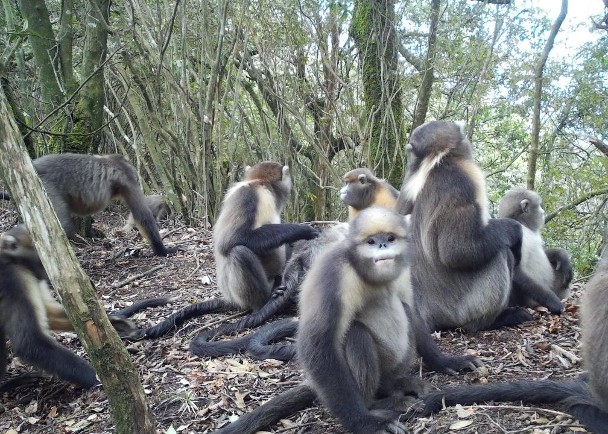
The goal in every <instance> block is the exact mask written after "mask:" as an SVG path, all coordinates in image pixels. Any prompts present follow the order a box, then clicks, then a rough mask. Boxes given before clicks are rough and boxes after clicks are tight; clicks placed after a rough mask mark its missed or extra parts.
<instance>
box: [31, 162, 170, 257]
mask: <svg viewBox="0 0 608 434" xmlns="http://www.w3.org/2000/svg"><path fill="white" fill-rule="evenodd" d="M33 164H34V168H35V169H36V172H38V175H39V176H40V179H41V180H42V184H43V185H44V189H45V190H46V193H47V195H48V197H49V199H50V201H51V203H52V204H53V209H54V210H55V213H56V214H57V217H58V218H59V222H60V223H61V226H62V227H63V230H64V231H65V233H66V235H67V236H68V238H73V237H74V231H75V227H74V222H73V220H72V215H77V216H88V215H92V214H95V213H97V212H99V211H102V210H103V209H105V208H106V207H107V206H108V205H109V204H110V202H111V201H112V199H120V200H122V201H124V202H125V203H126V204H127V206H128V207H129V209H130V211H131V213H132V215H133V219H134V221H135V224H136V226H137V227H138V229H139V230H140V232H141V234H142V235H143V236H144V237H145V238H146V239H147V240H148V242H149V243H150V245H151V246H152V249H153V250H154V253H155V254H156V255H158V256H167V255H168V254H172V253H175V251H176V250H177V249H175V248H167V247H165V245H164V244H163V241H162V238H161V236H160V233H159V232H158V225H157V224H156V220H154V216H153V215H152V212H151V211H150V209H149V208H148V207H147V206H146V200H145V196H144V194H143V193H142V191H141V188H140V185H139V182H138V181H137V175H136V173H135V169H134V168H133V166H132V165H131V164H130V163H129V162H128V161H127V160H126V159H125V158H124V157H123V156H122V155H119V154H113V155H84V154H71V153H65V154H53V155H45V156H43V157H40V158H37V159H35V160H34V161H33Z"/></svg>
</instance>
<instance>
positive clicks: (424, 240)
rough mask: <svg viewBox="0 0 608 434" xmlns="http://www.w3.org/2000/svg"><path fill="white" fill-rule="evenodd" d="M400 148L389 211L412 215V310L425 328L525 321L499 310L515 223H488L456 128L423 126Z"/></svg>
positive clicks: (513, 256)
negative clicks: (398, 180)
mask: <svg viewBox="0 0 608 434" xmlns="http://www.w3.org/2000/svg"><path fill="white" fill-rule="evenodd" d="M407 149H408V168H407V172H406V174H405V177H404V181H403V186H402V189H401V193H400V195H399V199H398V201H397V205H396V209H397V210H398V211H399V212H401V213H404V214H407V213H411V223H412V231H411V232H412V238H413V243H414V249H413V250H414V259H413V265H412V285H413V289H414V297H415V300H414V306H415V307H416V310H417V312H418V313H419V315H420V317H421V320H422V321H423V322H424V324H425V325H426V328H427V330H429V331H430V330H437V329H447V328H454V327H462V328H464V329H467V330H481V329H486V328H490V327H496V326H501V325H507V324H514V323H518V322H521V321H522V320H525V319H531V316H530V315H529V314H528V313H527V312H525V311H522V310H519V309H517V310H506V308H507V306H508V301H509V294H510V290H511V277H512V272H513V265H514V263H515V262H518V261H519V259H520V254H521V240H522V230H521V225H520V224H518V223H517V222H515V221H513V220H511V219H491V218H489V212H488V210H487V199H486V193H485V182H484V179H483V174H482V173H481V170H480V169H479V167H478V166H477V165H476V164H475V163H474V161H473V159H472V149H471V144H470V143H469V141H468V140H467V138H466V137H465V136H464V134H463V133H462V131H461V129H460V127H459V126H458V125H456V124H454V123H451V122H445V121H432V122H428V123H426V124H424V125H421V126H419V127H418V128H416V129H415V130H414V131H413V133H412V135H411V138H410V143H409V144H408V147H407ZM433 163H434V164H433Z"/></svg>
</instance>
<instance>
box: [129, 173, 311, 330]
mask: <svg viewBox="0 0 608 434" xmlns="http://www.w3.org/2000/svg"><path fill="white" fill-rule="evenodd" d="M290 191H291V176H290V174H289V167H288V166H281V165H280V164H278V163H275V162H272V161H263V162H261V163H258V164H256V165H255V166H253V167H251V166H247V167H246V169H245V175H244V179H243V180H242V181H240V182H238V183H236V184H235V185H233V186H232V187H231V188H230V189H229V190H228V192H227V193H226V195H225V197H224V201H223V204H222V209H221V210H220V214H219V216H218V218H217V220H216V223H215V226H214V227H213V244H214V258H215V264H216V276H217V281H218V287H219V288H220V291H221V293H222V297H223V298H222V299H212V300H206V301H203V302H201V303H197V304H193V305H191V306H188V307H186V308H184V309H182V310H180V311H178V312H176V313H174V314H172V315H171V316H169V318H167V319H165V320H164V321H162V322H161V323H159V324H157V325H155V326H153V327H149V328H148V329H145V330H142V331H138V332H136V333H134V334H133V335H132V336H131V338H133V339H153V338H156V337H159V336H162V335H164V334H165V333H167V332H169V331H170V330H172V329H174V328H176V327H179V326H180V325H181V324H183V323H184V322H185V321H186V320H188V319H190V318H194V317H198V316H201V315H203V314H206V313H211V312H215V313H220V312H226V311H229V310H233V309H235V308H240V309H244V310H252V311H258V310H259V309H261V308H262V307H263V306H264V305H265V304H266V302H267V301H268V300H269V299H270V297H271V290H272V288H273V287H274V285H275V282H279V281H280V276H281V274H282V272H283V269H284V268H285V262H286V255H285V244H287V243H291V242H295V241H298V240H308V239H313V238H316V237H317V236H318V234H319V233H318V231H317V230H316V229H315V228H313V227H312V226H310V225H306V224H290V223H281V213H282V211H283V208H284V206H285V204H286V203H287V199H288V197H289V193H290Z"/></svg>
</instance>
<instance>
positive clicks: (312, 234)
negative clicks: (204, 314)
mask: <svg viewBox="0 0 608 434" xmlns="http://www.w3.org/2000/svg"><path fill="white" fill-rule="evenodd" d="M290 191H291V176H290V174H289V167H288V166H281V165H280V164H278V163H275V162H272V161H264V162H261V163H258V164H256V165H255V166H253V167H249V166H248V167H247V168H246V169H245V176H244V180H243V181H241V182H238V183H236V184H235V185H234V186H232V187H231V188H230V189H229V190H228V192H227V193H226V196H225V197H224V201H223V204H222V209H221V210H220V214H219V216H218V218H217V221H216V223H215V227H214V228H213V245H214V250H213V252H214V258H215V263H216V271H217V281H218V287H219V288H220V291H221V293H222V296H223V297H224V299H225V300H227V301H228V302H230V303H232V304H234V305H236V306H238V307H240V308H241V309H246V310H249V309H251V310H254V311H256V310H259V309H260V308H261V307H262V306H264V304H265V303H266V302H267V301H268V299H269V298H270V293H271V290H272V288H273V285H274V284H275V282H278V279H280V275H281V274H282V272H283V269H284V268H285V261H286V257H285V244H287V243H291V242H294V241H297V240H301V239H312V238H316V237H317V235H318V231H317V230H316V229H315V228H313V227H312V226H310V225H302V224H286V223H281V213H282V211H283V207H284V206H285V204H286V203H287V199H288V197H289V193H290Z"/></svg>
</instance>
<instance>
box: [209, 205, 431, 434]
mask: <svg viewBox="0 0 608 434" xmlns="http://www.w3.org/2000/svg"><path fill="white" fill-rule="evenodd" d="M406 232H407V227H406V222H405V219H404V218H403V217H402V216H400V215H398V214H396V213H395V212H393V211H391V210H388V209H385V208H369V209H366V210H363V211H362V212H361V213H360V214H359V215H358V216H357V217H356V218H355V219H354V220H353V221H352V222H351V224H350V229H349V234H348V237H347V239H346V240H344V241H341V242H338V243H335V244H332V245H331V246H330V247H329V248H328V249H326V250H324V251H323V252H322V253H321V254H320V255H319V256H318V257H317V258H316V259H315V261H314V263H313V265H312V267H311V268H310V270H309V272H308V275H307V276H306V278H305V279H304V282H303V284H302V289H301V293H300V300H299V308H300V322H299V327H298V339H297V346H298V360H299V362H300V363H301V365H302V367H303V369H304V373H305V376H306V381H305V382H303V383H302V384H300V385H298V386H296V387H294V388H293V389H291V390H288V391H286V392H284V393H281V394H280V395H278V396H277V397H275V398H273V399H271V400H270V401H269V402H267V403H265V404H264V405H262V406H261V407H259V408H257V409H256V410H254V411H253V412H251V413H248V414H245V415H243V416H241V417H240V418H239V419H238V420H237V421H236V422H234V423H232V424H230V425H227V426H226V427H224V428H222V429H220V430H219V431H217V433H222V434H229V433H235V434H236V433H238V434H248V433H249V434H253V433H255V432H256V431H258V430H260V429H262V428H263V427H265V426H268V425H270V424H272V423H276V422H277V421H279V420H280V419H281V418H283V417H286V416H288V415H290V414H292V413H293V412H295V411H298V410H300V409H303V408H306V407H308V406H310V405H311V404H312V402H313V400H314V398H315V397H317V398H319V399H320V400H321V402H322V403H323V404H324V405H325V406H327V407H328V408H329V410H330V412H331V413H332V414H333V415H334V416H335V417H336V418H337V419H339V421H340V423H341V424H342V425H343V426H344V428H345V429H346V430H348V431H349V432H351V433H355V434H369V433H376V434H388V433H392V434H405V427H404V426H403V425H402V424H401V423H400V422H399V421H398V418H399V415H400V413H402V412H403V410H405V405H404V404H405V400H406V398H405V394H406V393H408V392H422V390H423V388H424V387H423V385H422V384H421V383H420V381H419V380H417V379H415V378H413V377H411V376H409V375H408V374H407V372H408V370H409V369H410V368H411V366H412V365H411V364H412V362H413V360H414V358H415V350H414V349H413V348H414V345H413V342H412V339H413V336H412V329H411V327H410V323H409V319H408V317H407V315H406V313H405V310H404V309H403V306H402V305H401V300H400V299H399V296H398V291H402V288H404V287H405V288H407V287H408V285H407V282H406V281H407V279H408V276H407V265H408V262H409V252H408V243H407V241H406V237H407V233H406Z"/></svg>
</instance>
